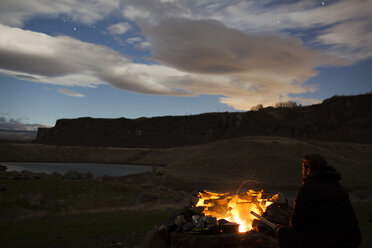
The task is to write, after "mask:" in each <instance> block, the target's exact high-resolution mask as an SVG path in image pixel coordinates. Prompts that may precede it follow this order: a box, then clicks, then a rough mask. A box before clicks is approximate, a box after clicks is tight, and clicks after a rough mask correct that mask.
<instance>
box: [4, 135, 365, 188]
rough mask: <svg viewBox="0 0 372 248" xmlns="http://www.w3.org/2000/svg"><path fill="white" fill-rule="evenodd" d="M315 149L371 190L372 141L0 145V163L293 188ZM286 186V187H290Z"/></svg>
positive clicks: (351, 184)
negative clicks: (154, 171) (156, 168)
mask: <svg viewBox="0 0 372 248" xmlns="http://www.w3.org/2000/svg"><path fill="white" fill-rule="evenodd" d="M310 153H318V154H321V155H323V156H324V157H325V158H326V159H327V160H328V162H329V164H330V165H332V166H334V167H336V168H337V169H338V170H339V171H340V172H341V174H342V176H343V179H342V181H341V183H342V184H343V185H345V186H346V187H348V188H358V187H362V188H363V187H364V188H372V166H371V164H372V157H371V156H370V154H371V153H372V145H371V144H351V143H330V142H309V141H303V140H297V139H291V138H284V137H262V136H259V137H255V136H247V137H241V138H236V139H229V140H222V141H217V142H212V143H206V144H203V145H196V146H187V147H177V148H169V149H142V148H141V149H139V148H133V149H131V148H113V147H75V146H50V145H39V144H0V161H13V162H16V161H29V162H32V161H34V162H85V163H121V164H147V165H165V166H166V167H165V172H166V176H168V178H170V179H172V178H173V179H174V181H176V182H177V181H181V182H189V183H197V182H201V181H203V182H218V183H221V182H224V183H235V184H239V183H240V182H242V181H243V180H246V179H251V180H256V181H259V182H260V183H261V184H262V185H266V184H272V185H274V186H276V187H280V186H282V187H287V186H291V185H292V186H298V185H299V184H300V178H301V176H300V175H301V166H300V160H301V158H302V156H303V155H305V154H310ZM292 186H291V187H292Z"/></svg>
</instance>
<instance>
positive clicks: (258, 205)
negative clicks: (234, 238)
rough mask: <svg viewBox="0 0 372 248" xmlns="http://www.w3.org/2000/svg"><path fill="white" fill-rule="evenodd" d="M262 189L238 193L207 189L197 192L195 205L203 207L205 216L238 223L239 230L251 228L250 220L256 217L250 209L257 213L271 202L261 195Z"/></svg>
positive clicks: (262, 210)
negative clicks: (197, 199) (216, 191)
mask: <svg viewBox="0 0 372 248" xmlns="http://www.w3.org/2000/svg"><path fill="white" fill-rule="evenodd" d="M263 193H264V192H263V190H261V191H254V190H249V191H248V192H245V193H243V194H240V195H232V194H230V193H214V192H209V191H204V192H199V195H198V197H199V201H198V203H197V204H196V206H197V207H199V206H202V207H204V211H203V213H204V214H205V215H206V216H212V217H216V218H217V220H220V219H225V220H227V221H230V222H235V223H237V224H240V226H239V232H247V231H249V230H251V229H252V228H253V227H252V222H253V220H254V219H256V217H254V216H253V215H251V214H250V212H251V211H254V212H256V213H257V214H260V215H261V214H262V213H263V212H265V210H266V208H267V207H268V206H269V205H270V204H272V203H273V202H272V201H270V200H271V199H273V198H274V197H275V196H273V197H272V198H271V199H264V198H263V197H262V195H263Z"/></svg>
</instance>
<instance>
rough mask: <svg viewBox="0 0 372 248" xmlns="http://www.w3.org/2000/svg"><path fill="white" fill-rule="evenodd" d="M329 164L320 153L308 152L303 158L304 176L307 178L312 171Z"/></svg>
mask: <svg viewBox="0 0 372 248" xmlns="http://www.w3.org/2000/svg"><path fill="white" fill-rule="evenodd" d="M326 166H327V160H325V158H323V157H322V156H320V155H318V154H308V155H305V156H304V157H303V158H302V177H303V178H307V177H308V176H309V175H310V173H312V172H314V171H318V170H322V169H324V168H325V167H326Z"/></svg>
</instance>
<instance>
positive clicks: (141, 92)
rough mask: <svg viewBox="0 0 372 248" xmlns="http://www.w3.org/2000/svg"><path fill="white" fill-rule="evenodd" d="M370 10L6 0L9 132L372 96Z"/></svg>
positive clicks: (346, 2)
mask: <svg viewBox="0 0 372 248" xmlns="http://www.w3.org/2000/svg"><path fill="white" fill-rule="evenodd" d="M371 10H372V1H370V0H353V1H350V0H340V1H312V0H302V1H294V0H289V1H274V0H260V1H253V0H230V1H226V0H122V1H120V0H99V1H98V0H58V1H50V0H49V1H48V0H32V1H30V0H1V1H0V129H28V130H34V129H36V128H37V126H39V125H54V124H55V121H56V120H57V119H60V118H77V117H83V116H90V117H99V118H118V117H126V118H138V117H143V116H144V117H152V116H165V115H189V114H199V113H205V112H224V111H246V110H250V109H251V107H252V106H255V105H257V104H263V105H264V106H270V105H274V104H275V103H277V102H280V101H295V102H297V103H298V104H302V105H308V104H315V103H319V102H321V101H322V100H324V99H326V98H329V97H331V96H334V95H355V94H362V93H367V92H371V91H372V82H371V78H372V29H371V27H372V15H371V14H370V13H371ZM34 124H35V125H34Z"/></svg>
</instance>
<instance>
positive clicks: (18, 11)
mask: <svg viewBox="0 0 372 248" xmlns="http://www.w3.org/2000/svg"><path fill="white" fill-rule="evenodd" d="M119 5H120V1H119V0H100V1H89V3H88V2H87V1H85V0H64V1H49V0H32V1H28V0H1V1H0V22H1V23H3V24H6V25H9V26H13V27H14V26H17V27H21V26H22V25H23V23H24V21H26V20H29V19H31V18H32V17H34V16H43V17H59V16H62V15H63V16H67V17H69V18H71V19H72V20H73V21H76V22H82V23H86V24H91V23H94V22H96V21H98V20H102V19H103V18H105V17H106V16H107V15H109V14H110V13H111V12H113V11H115V10H117V9H118V8H119Z"/></svg>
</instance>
